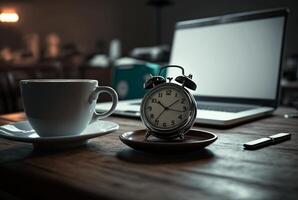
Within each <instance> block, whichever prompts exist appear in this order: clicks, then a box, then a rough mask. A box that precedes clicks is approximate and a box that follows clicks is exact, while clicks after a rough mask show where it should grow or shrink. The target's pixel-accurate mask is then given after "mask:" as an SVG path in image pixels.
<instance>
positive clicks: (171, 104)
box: [167, 99, 180, 109]
mask: <svg viewBox="0 0 298 200" xmlns="http://www.w3.org/2000/svg"><path fill="white" fill-rule="evenodd" d="M178 101H180V99H177V100H176V101H175V102H174V103H172V104H171V105H169V106H168V107H167V108H168V109H169V108H170V107H172V106H173V105H174V104H176V103H177V102H178Z"/></svg>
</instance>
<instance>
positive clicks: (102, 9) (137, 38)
mask: <svg viewBox="0 0 298 200" xmlns="http://www.w3.org/2000/svg"><path fill="white" fill-rule="evenodd" d="M172 1H174V2H175V4H174V5H173V6H170V7H168V8H165V9H164V11H163V13H162V16H163V22H162V25H163V27H162V28H163V35H162V42H163V43H171V40H172V35H173V30H174V25H175V22H176V21H181V20H188V19H196V18H204V17H211V16H218V15H223V14H228V13H235V12H242V11H251V10H258V9H266V8H276V7H289V8H290V9H291V14H290V18H289V26H288V42H287V53H288V54H292V53H298V34H297V33H298V1H296V0H172ZM9 2H10V3H9ZM146 2H147V0H23V1H16V0H15V1H1V0H0V8H1V7H3V6H5V5H6V6H7V5H8V4H10V5H12V6H13V7H16V8H17V11H18V13H19V15H20V21H19V23H17V24H15V25H12V26H10V27H9V28H10V29H14V30H10V32H11V33H14V35H15V36H16V35H18V34H17V33H30V32H37V33H40V34H41V37H44V36H45V35H46V34H47V33H49V32H57V33H58V34H60V36H61V37H62V40H63V42H64V43H69V42H75V43H77V44H79V46H80V47H81V48H82V49H83V50H86V51H90V50H92V48H93V47H94V45H95V41H96V40H98V39H99V40H104V41H106V42H107V43H108V42H109V41H110V40H111V39H113V38H119V39H120V40H121V41H122V45H123V48H124V51H125V52H128V51H129V50H131V49H132V48H133V47H136V46H148V45H154V44H155V26H154V22H155V21H154V16H155V15H154V14H155V12H154V9H153V8H151V7H148V6H146ZM0 26H1V27H0V38H1V41H4V40H5V41H6V43H8V42H7V41H8V40H9V39H10V40H11V38H7V35H10V34H6V35H4V36H3V34H1V30H2V29H1V28H2V27H3V26H2V25H1V24H0ZM16 30H17V31H16ZM13 42H14V43H16V42H15V40H13Z"/></svg>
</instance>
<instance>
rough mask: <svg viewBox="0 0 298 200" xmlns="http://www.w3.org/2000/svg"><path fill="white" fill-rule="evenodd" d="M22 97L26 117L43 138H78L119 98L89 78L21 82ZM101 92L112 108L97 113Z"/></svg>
mask: <svg viewBox="0 0 298 200" xmlns="http://www.w3.org/2000/svg"><path fill="white" fill-rule="evenodd" d="M20 86H21V94H22V99H23V105H24V109H25V113H26V115H27V118H28V120H29V122H30V124H31V126H32V128H33V129H34V130H35V131H36V132H37V134H38V135H39V136H40V137H53V136H71V135H78V134H80V133H82V132H83V130H84V129H85V128H86V127H87V126H88V124H89V123H91V122H93V121H95V120H98V119H103V118H105V117H107V116H109V115H110V114H112V112H113V111H114V110H115V108H116V105H117V102H118V96H117V93H116V92H115V90H114V89H112V88H111V87H108V86H98V82H97V81H96V80H87V79H74V80H70V79H32V80H21V81H20ZM100 93H108V94H109V95H110V96H111V98H112V106H111V109H110V110H109V111H107V112H105V113H97V112H96V111H95V105H96V100H97V98H98V95H99V94H100Z"/></svg>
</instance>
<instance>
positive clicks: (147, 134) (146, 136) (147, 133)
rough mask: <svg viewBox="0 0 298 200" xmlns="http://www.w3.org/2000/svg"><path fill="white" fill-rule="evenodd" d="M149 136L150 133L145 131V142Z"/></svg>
mask: <svg viewBox="0 0 298 200" xmlns="http://www.w3.org/2000/svg"><path fill="white" fill-rule="evenodd" d="M150 135H151V133H150V131H147V132H146V135H145V140H147V138H148V137H149V136H150Z"/></svg>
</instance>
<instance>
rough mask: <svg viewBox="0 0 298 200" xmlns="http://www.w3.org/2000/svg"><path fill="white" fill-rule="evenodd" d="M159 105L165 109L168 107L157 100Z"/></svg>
mask: <svg viewBox="0 0 298 200" xmlns="http://www.w3.org/2000/svg"><path fill="white" fill-rule="evenodd" d="M157 103H158V104H159V105H161V106H162V107H163V108H164V109H166V108H167V107H165V106H164V105H163V104H162V103H160V101H158V102H157Z"/></svg>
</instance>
